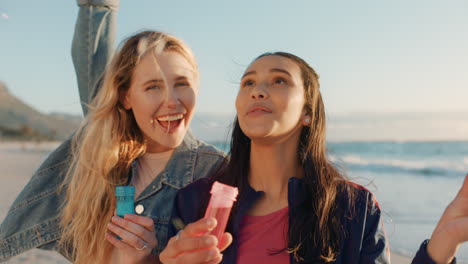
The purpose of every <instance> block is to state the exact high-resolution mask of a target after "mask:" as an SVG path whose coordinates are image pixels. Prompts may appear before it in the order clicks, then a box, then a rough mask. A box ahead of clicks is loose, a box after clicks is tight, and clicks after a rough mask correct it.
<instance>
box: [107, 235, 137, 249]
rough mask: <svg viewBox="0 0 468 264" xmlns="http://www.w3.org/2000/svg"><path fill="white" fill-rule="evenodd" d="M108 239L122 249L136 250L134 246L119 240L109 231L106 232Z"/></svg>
mask: <svg viewBox="0 0 468 264" xmlns="http://www.w3.org/2000/svg"><path fill="white" fill-rule="evenodd" d="M106 240H107V241H109V243H111V244H112V245H114V246H115V247H116V248H118V249H121V250H132V249H133V250H134V248H132V247H130V246H129V245H127V244H126V243H124V242H122V241H120V240H118V239H117V238H116V237H115V236H114V235H112V234H110V233H107V234H106Z"/></svg>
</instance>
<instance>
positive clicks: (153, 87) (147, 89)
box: [146, 85, 161, 91]
mask: <svg viewBox="0 0 468 264" xmlns="http://www.w3.org/2000/svg"><path fill="white" fill-rule="evenodd" d="M160 89H161V87H160V86H159V85H150V86H148V87H146V91H149V90H160Z"/></svg>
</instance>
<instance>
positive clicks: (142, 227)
mask: <svg viewBox="0 0 468 264" xmlns="http://www.w3.org/2000/svg"><path fill="white" fill-rule="evenodd" d="M107 228H108V230H109V231H110V232H111V233H107V235H106V239H107V241H109V242H110V243H111V244H112V245H114V250H113V252H112V257H111V263H113V264H114V263H125V264H137V263H155V261H156V259H157V258H156V257H155V256H153V255H152V254H151V251H152V249H153V248H155V247H156V245H157V240H156V232H155V230H154V222H153V220H152V219H151V218H149V217H144V216H138V215H134V214H126V215H125V216H124V218H121V217H118V216H113V217H112V222H111V223H109V224H108V225H107ZM116 235H117V236H119V237H120V238H121V240H119V239H118V238H117V237H116Z"/></svg>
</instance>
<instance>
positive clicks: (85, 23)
mask: <svg viewBox="0 0 468 264" xmlns="http://www.w3.org/2000/svg"><path fill="white" fill-rule="evenodd" d="M77 3H78V6H79V13H78V18H77V21H76V26H75V34H74V36H73V43H72V59H73V64H74V66H75V71H76V79H77V81H78V89H79V94H80V101H81V107H82V108H83V114H84V115H86V114H87V112H88V108H87V104H89V103H90V102H91V100H92V99H93V98H94V96H95V95H96V93H97V92H98V90H99V88H100V85H101V83H100V80H101V78H102V76H103V74H104V71H105V68H106V65H107V63H108V62H109V60H110V59H111V57H112V54H113V52H114V49H115V35H116V27H117V26H116V23H117V18H116V17H117V9H118V7H119V0H77Z"/></svg>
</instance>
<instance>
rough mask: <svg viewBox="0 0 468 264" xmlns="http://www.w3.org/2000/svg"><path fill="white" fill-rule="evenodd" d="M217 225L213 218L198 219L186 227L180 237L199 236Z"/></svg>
mask: <svg viewBox="0 0 468 264" xmlns="http://www.w3.org/2000/svg"><path fill="white" fill-rule="evenodd" d="M216 225H217V222H216V219H215V218H207V219H200V220H198V221H196V222H193V223H191V224H189V225H187V226H186V227H185V228H184V229H183V230H182V231H181V232H180V237H181V238H183V237H193V236H201V235H203V234H205V233H206V232H209V231H211V230H213V229H214V228H215V227H216Z"/></svg>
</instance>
